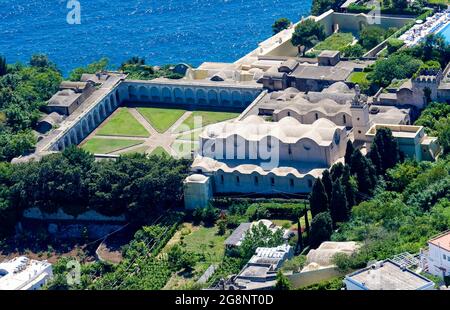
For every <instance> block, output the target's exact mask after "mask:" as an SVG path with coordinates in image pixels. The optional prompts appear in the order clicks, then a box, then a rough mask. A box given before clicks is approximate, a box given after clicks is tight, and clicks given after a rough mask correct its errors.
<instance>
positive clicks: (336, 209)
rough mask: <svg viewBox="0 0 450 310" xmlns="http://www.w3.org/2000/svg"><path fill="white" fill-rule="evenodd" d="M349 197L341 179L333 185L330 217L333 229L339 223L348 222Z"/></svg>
mask: <svg viewBox="0 0 450 310" xmlns="http://www.w3.org/2000/svg"><path fill="white" fill-rule="evenodd" d="M348 211H349V210H348V206H347V197H346V195H345V191H344V188H343V186H342V182H341V180H340V179H338V180H336V181H335V182H334V183H333V193H332V195H331V202H330V215H331V219H332V222H333V227H336V224H337V223H342V222H346V221H348V219H349V217H350V215H349V212H348Z"/></svg>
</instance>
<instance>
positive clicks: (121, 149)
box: [80, 105, 239, 158]
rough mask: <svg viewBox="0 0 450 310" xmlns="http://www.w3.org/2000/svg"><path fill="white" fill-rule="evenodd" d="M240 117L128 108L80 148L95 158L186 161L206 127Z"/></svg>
mask: <svg viewBox="0 0 450 310" xmlns="http://www.w3.org/2000/svg"><path fill="white" fill-rule="evenodd" d="M238 116H239V113H234V112H219V111H202V110H192V111H191V110H184V109H180V108H161V107H148V106H135V105H133V106H124V107H120V108H118V109H117V110H116V111H115V112H114V113H113V114H112V115H111V116H109V117H108V118H107V119H106V120H105V121H104V122H103V123H102V124H101V125H100V126H99V127H98V128H96V129H95V130H94V131H93V132H92V133H91V134H90V135H89V136H88V137H87V138H86V139H85V140H84V141H83V142H82V143H81V144H80V147H81V148H83V149H84V150H86V151H89V152H91V153H93V154H103V155H126V154H133V153H140V154H152V155H162V154H166V155H170V156H174V157H176V158H186V157H191V156H192V152H193V151H195V149H196V148H197V147H198V141H197V140H198V135H199V134H200V132H201V131H202V129H203V128H204V127H205V126H208V125H211V124H215V123H220V122H224V121H230V120H232V119H234V118H236V117H238Z"/></svg>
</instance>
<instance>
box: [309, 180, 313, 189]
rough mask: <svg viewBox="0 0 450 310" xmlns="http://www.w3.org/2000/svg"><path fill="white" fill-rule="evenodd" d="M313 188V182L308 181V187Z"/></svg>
mask: <svg viewBox="0 0 450 310" xmlns="http://www.w3.org/2000/svg"><path fill="white" fill-rule="evenodd" d="M312 186H313V182H312V181H311V180H308V187H309V188H311V187H312Z"/></svg>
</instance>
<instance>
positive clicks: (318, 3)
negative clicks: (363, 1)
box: [311, 0, 340, 16]
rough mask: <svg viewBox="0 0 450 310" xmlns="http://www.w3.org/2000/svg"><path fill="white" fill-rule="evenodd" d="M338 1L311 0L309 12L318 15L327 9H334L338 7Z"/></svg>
mask: <svg viewBox="0 0 450 310" xmlns="http://www.w3.org/2000/svg"><path fill="white" fill-rule="evenodd" d="M339 4H340V1H336V0H313V3H312V7H311V14H312V15H314V16H319V15H321V14H323V13H325V12H326V11H328V10H336V9H337V8H338V7H339Z"/></svg>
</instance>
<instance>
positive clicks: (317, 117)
mask: <svg viewBox="0 0 450 310" xmlns="http://www.w3.org/2000/svg"><path fill="white" fill-rule="evenodd" d="M315 116H316V121H317V120H318V119H319V113H316V114H315Z"/></svg>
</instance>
